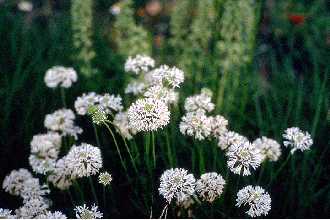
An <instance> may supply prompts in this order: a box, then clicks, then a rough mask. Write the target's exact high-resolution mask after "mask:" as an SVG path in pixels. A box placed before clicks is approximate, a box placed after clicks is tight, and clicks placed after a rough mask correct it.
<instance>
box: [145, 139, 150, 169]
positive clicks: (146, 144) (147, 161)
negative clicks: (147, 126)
mask: <svg viewBox="0 0 330 220" xmlns="http://www.w3.org/2000/svg"><path fill="white" fill-rule="evenodd" d="M149 154H150V134H149V133H147V134H146V136H145V156H144V159H145V161H146V165H147V168H148V172H149V174H151V168H150V156H149Z"/></svg>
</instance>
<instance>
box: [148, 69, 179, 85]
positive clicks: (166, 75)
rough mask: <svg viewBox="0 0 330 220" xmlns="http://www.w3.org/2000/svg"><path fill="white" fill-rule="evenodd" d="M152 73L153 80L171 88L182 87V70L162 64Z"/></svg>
mask: <svg viewBox="0 0 330 220" xmlns="http://www.w3.org/2000/svg"><path fill="white" fill-rule="evenodd" d="M151 74H152V75H151V77H152V78H153V81H155V82H158V83H162V84H164V85H166V86H170V87H171V88H176V87H180V84H181V83H183V81H184V73H183V71H182V70H180V69H178V68H176V67H169V66H167V65H161V66H160V67H158V68H157V69H154V70H152V72H151Z"/></svg>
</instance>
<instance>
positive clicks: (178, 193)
mask: <svg viewBox="0 0 330 220" xmlns="http://www.w3.org/2000/svg"><path fill="white" fill-rule="evenodd" d="M195 184H196V180H195V178H194V175H192V174H188V171H187V170H185V169H182V168H175V169H173V168H172V169H169V170H166V171H165V172H164V173H163V174H162V176H161V177H160V186H159V189H158V190H159V193H160V195H162V196H163V197H164V198H165V199H166V200H167V202H168V203H171V201H172V199H176V201H177V202H178V203H180V202H182V201H184V200H185V199H187V197H190V196H192V195H193V194H194V193H195Z"/></svg>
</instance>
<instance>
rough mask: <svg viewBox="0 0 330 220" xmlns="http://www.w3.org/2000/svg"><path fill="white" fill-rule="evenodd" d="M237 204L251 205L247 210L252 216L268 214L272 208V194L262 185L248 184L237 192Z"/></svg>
mask: <svg viewBox="0 0 330 220" xmlns="http://www.w3.org/2000/svg"><path fill="white" fill-rule="evenodd" d="M236 202H237V203H236V206H238V207H240V206H241V205H249V206H250V208H249V210H248V211H247V212H246V213H247V214H248V215H249V216H251V217H258V216H261V215H268V213H269V211H270V209H271V202H272V200H271V198H270V195H269V194H268V193H267V192H265V190H264V189H263V188H261V187H260V186H255V187H253V186H251V185H249V186H246V187H244V188H243V189H241V190H240V191H239V192H238V193H237V199H236Z"/></svg>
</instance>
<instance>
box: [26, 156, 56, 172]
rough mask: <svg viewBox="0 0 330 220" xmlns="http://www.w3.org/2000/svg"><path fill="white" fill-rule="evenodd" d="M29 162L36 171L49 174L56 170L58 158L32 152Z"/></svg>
mask: <svg viewBox="0 0 330 220" xmlns="http://www.w3.org/2000/svg"><path fill="white" fill-rule="evenodd" d="M29 164H30V166H31V167H32V169H33V171H34V172H35V173H39V174H47V173H48V172H50V171H52V170H54V167H55V164H56V160H55V159H50V158H40V157H39V156H38V155H35V154H31V155H30V156H29Z"/></svg>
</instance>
